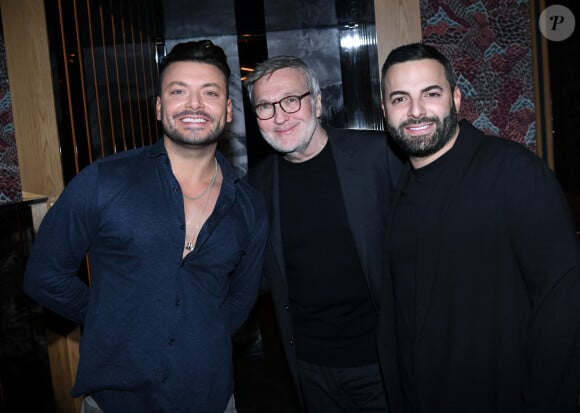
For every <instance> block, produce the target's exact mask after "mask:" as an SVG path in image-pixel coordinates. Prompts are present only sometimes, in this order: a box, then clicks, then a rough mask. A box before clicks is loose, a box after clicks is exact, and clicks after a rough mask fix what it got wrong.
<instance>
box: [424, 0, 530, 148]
mask: <svg viewBox="0 0 580 413" xmlns="http://www.w3.org/2000/svg"><path fill="white" fill-rule="evenodd" d="M420 7H421V28H422V33H423V42H424V43H427V44H430V45H433V46H435V47H437V48H438V49H439V50H440V51H441V52H443V53H444V54H445V55H446V56H447V57H448V58H449V59H450V60H451V62H452V63H453V66H454V67H455V71H456V75H457V77H458V85H459V87H460V88H461V93H462V96H463V97H462V104H461V109H460V112H459V116H460V118H465V119H467V120H469V121H470V122H472V123H473V124H474V125H475V126H476V127H478V128H479V129H481V130H483V131H484V132H486V133H488V134H490V135H495V136H501V137H504V138H508V139H511V140H514V141H517V142H520V143H522V144H523V145H525V146H526V147H528V148H529V149H530V150H532V151H534V152H535V149H536V124H535V107H534V80H533V64H532V61H533V60H532V59H533V57H532V46H531V45H532V43H531V42H532V40H531V36H532V35H531V29H530V28H531V23H530V10H529V4H528V1H527V0H503V1H498V0H487V1H473V0H420Z"/></svg>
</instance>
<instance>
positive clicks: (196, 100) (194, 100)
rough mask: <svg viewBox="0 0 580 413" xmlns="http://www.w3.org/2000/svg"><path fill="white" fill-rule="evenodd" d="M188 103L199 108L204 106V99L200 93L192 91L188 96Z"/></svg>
mask: <svg viewBox="0 0 580 413" xmlns="http://www.w3.org/2000/svg"><path fill="white" fill-rule="evenodd" d="M187 105H188V106H190V107H191V108H198V107H200V106H202V99H201V96H200V94H199V93H195V92H192V93H190V94H189V96H188V98H187Z"/></svg>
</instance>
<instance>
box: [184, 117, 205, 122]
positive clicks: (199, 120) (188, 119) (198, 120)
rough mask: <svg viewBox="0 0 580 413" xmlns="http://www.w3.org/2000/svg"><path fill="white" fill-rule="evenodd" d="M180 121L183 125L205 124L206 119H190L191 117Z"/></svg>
mask: <svg viewBox="0 0 580 413" xmlns="http://www.w3.org/2000/svg"><path fill="white" fill-rule="evenodd" d="M181 121H182V122H184V123H206V122H207V120H206V119H202V118H191V117H187V118H183V119H181Z"/></svg>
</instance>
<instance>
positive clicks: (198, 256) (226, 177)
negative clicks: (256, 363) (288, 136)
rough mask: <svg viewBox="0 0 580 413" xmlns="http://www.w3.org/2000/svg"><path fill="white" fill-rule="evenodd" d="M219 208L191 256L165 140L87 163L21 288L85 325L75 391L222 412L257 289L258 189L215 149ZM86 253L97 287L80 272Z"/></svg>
mask: <svg viewBox="0 0 580 413" xmlns="http://www.w3.org/2000/svg"><path fill="white" fill-rule="evenodd" d="M216 156H217V159H218V161H219V164H220V167H221V170H222V173H223V183H222V187H221V191H220V194H219V198H218V200H217V203H216V206H215V209H214V211H213V213H212V214H211V215H210V217H209V218H208V220H207V221H206V223H205V225H204V226H203V227H202V229H201V232H200V234H199V236H198V239H197V242H196V245H195V249H194V250H193V251H191V252H190V253H189V254H188V255H187V256H186V257H185V258H183V248H184V245H185V241H186V240H185V217H184V208H183V194H182V192H181V189H180V187H179V184H178V182H177V180H176V179H175V176H174V175H173V173H172V171H171V165H170V163H169V158H168V157H167V153H166V152H165V148H164V146H163V140H160V141H159V142H157V143H156V144H154V145H151V146H149V147H144V148H139V149H134V150H130V151H125V152H122V153H119V154H116V155H113V156H110V157H107V158H105V159H103V160H100V161H97V162H95V163H93V164H92V165H90V166H88V167H87V168H85V169H83V170H82V171H81V172H80V173H79V174H78V175H77V176H76V177H75V178H74V179H73V180H72V181H71V182H70V184H69V185H67V187H66V188H65V190H64V191H63V193H62V194H61V196H60V197H59V199H58V201H57V202H56V203H55V205H54V206H53V207H52V208H50V210H49V211H48V214H47V215H46V217H45V218H44V220H43V222H42V224H41V227H40V229H39V232H38V234H37V238H36V241H35V243H34V245H33V248H32V251H31V255H30V257H29V260H28V264H27V269H26V274H25V280H24V289H25V291H26V293H27V294H28V295H30V296H31V297H32V298H34V299H35V300H37V301H38V302H40V303H41V304H43V305H44V306H46V307H47V308H49V309H50V310H52V311H54V312H56V313H58V314H60V315H62V316H63V317H66V318H68V319H70V320H73V321H75V322H77V323H79V324H83V325H84V329H83V334H82V339H81V344H80V361H79V365H78V371H77V378H76V383H75V386H74V389H73V395H75V396H78V395H83V394H84V395H88V394H90V395H92V396H93V398H95V400H96V401H97V402H98V403H99V405H100V406H101V408H102V409H103V410H104V411H105V412H107V413H112V412H121V411H122V412H172V413H176V412H188V413H189V412H212V413H213V412H223V410H224V408H225V406H226V404H227V401H228V398H229V397H230V395H231V393H232V390H233V384H232V376H233V375H232V360H231V357H232V351H231V336H232V335H233V333H234V332H235V331H236V330H237V329H238V328H239V327H240V326H241V325H242V323H243V322H244V320H245V319H246V317H247V316H248V314H249V312H250V310H251V308H252V306H253V304H254V302H255V299H256V296H257V294H258V289H259V284H260V279H261V271H262V265H263V253H264V245H265V241H266V237H267V230H268V228H267V225H268V224H267V222H268V220H267V212H266V207H265V203H264V201H263V198H262V197H261V195H259V194H258V192H256V191H255V190H254V189H253V188H251V187H250V186H249V185H248V184H247V183H246V182H245V181H243V180H241V179H239V178H237V177H236V176H235V172H234V170H233V168H232V167H231V165H230V164H229V163H228V161H227V160H226V159H225V158H224V157H223V156H222V155H221V154H219V153H217V154H216ZM86 253H88V257H89V262H90V273H91V286H90V288H89V287H88V286H87V285H86V284H85V283H84V282H83V281H82V280H81V279H79V278H78V276H77V273H78V269H79V264H80V263H81V262H82V260H83V258H84V257H85V254H86Z"/></svg>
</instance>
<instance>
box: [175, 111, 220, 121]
mask: <svg viewBox="0 0 580 413" xmlns="http://www.w3.org/2000/svg"><path fill="white" fill-rule="evenodd" d="M183 116H201V117H203V118H207V119H213V118H212V117H211V116H210V114H209V113H207V112H204V111H203V110H184V111H183V112H179V113H177V114H176V115H174V116H173V119H177V118H181V117H183Z"/></svg>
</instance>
